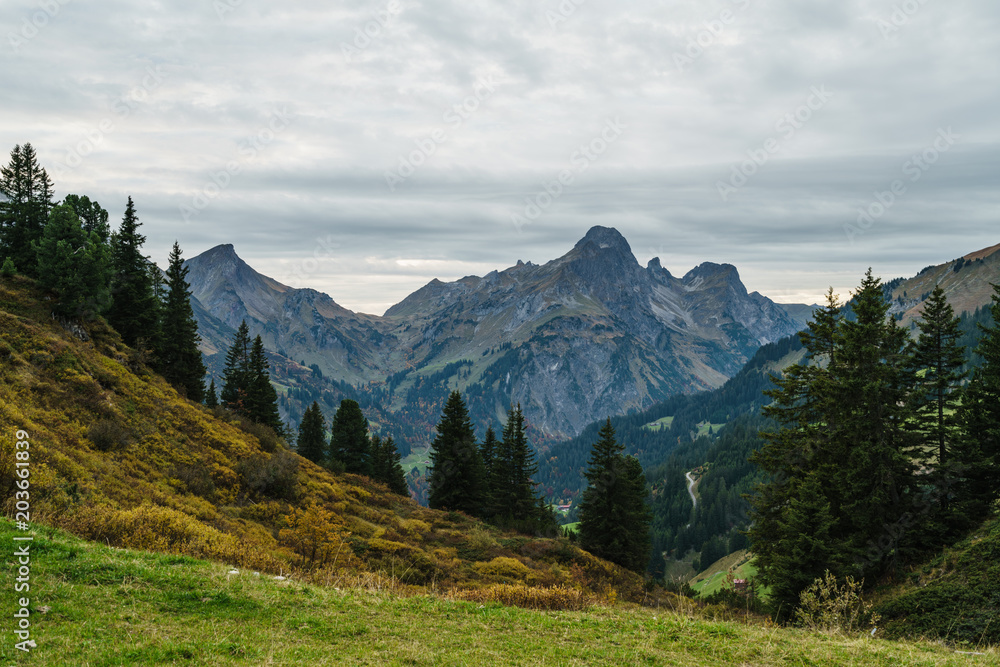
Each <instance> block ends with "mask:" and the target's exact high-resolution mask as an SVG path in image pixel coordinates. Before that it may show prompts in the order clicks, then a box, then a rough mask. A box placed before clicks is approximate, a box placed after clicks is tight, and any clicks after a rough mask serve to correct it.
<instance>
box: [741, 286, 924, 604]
mask: <svg viewBox="0 0 1000 667" xmlns="http://www.w3.org/2000/svg"><path fill="white" fill-rule="evenodd" d="M851 309H852V312H853V316H852V317H850V318H841V316H840V313H839V312H838V311H839V308H838V304H837V301H836V297H834V296H833V293H832V291H831V292H830V293H829V294H828V299H827V306H826V307H825V308H824V309H822V310H820V311H817V313H816V314H815V316H814V320H813V322H811V323H810V325H809V328H808V330H807V331H805V332H803V333H802V334H800V337H801V339H802V343H803V345H804V346H805V348H806V350H807V352H808V357H807V362H808V364H797V365H794V366H792V367H790V368H788V369H786V370H785V372H784V375H783V377H781V378H779V379H776V380H775V384H776V389H774V390H772V391H769V392H767V394H768V395H769V396H770V397H771V398H773V399H774V400H773V402H772V404H771V405H769V406H767V407H766V408H765V409H764V413H765V415H766V416H768V417H770V418H772V419H774V420H775V421H776V422H777V423H778V424H779V427H780V428H779V429H778V430H777V431H774V432H767V433H762V436H763V437H764V439H765V445H764V447H762V448H761V449H760V450H759V451H758V452H756V453H755V454H754V455H753V456H752V457H751V461H753V462H754V463H756V464H757V465H759V466H760V467H761V468H762V469H763V470H764V472H766V473H768V474H769V475H770V480H769V481H768V482H767V483H765V484H764V485H762V486H760V487H759V488H758V489H757V493H756V495H755V496H754V497H753V498H752V500H751V503H752V512H751V519H752V521H753V524H752V526H751V529H750V531H749V536H750V541H751V548H752V550H753V551H754V553H755V554H756V555H757V561H756V562H757V564H758V568H759V569H760V573H761V578H762V579H763V581H764V582H765V583H766V584H768V585H770V586H772V587H773V588H774V589H775V590H778V591H779V592H780V595H781V596H782V597H783V599H784V600H785V601H786V602H793V603H794V602H795V601H797V599H798V592H799V590H796V589H797V587H799V586H800V585H803V584H808V583H809V582H811V581H812V579H813V578H814V576H813V575H816V576H818V574H822V573H823V572H825V571H826V570H827V569H829V570H830V571H831V572H833V573H834V574H835V575H836V576H845V575H847V574H851V575H854V576H858V577H864V576H866V575H869V574H873V573H875V574H877V573H879V572H880V571H882V570H883V569H884V568H885V567H886V566H887V565H888V564H889V563H891V562H892V561H894V560H895V559H896V558H898V557H899V555H900V554H901V552H902V549H904V548H905V547H906V546H907V540H908V539H909V536H908V535H907V534H904V533H905V531H889V530H888V527H891V526H896V525H900V521H901V520H902V519H903V518H904V517H905V516H906V512H907V510H909V509H910V508H911V503H912V500H911V499H912V498H913V495H914V494H913V490H914V486H915V479H914V472H915V470H914V466H913V464H912V462H911V460H910V458H909V456H908V453H909V452H910V451H911V450H912V438H911V437H910V435H909V434H908V433H907V432H906V430H905V427H904V425H905V424H906V423H908V422H909V417H910V414H911V410H910V406H909V404H908V403H907V396H908V393H909V384H908V380H909V378H910V377H911V376H910V375H909V374H908V373H907V372H906V368H907V362H908V356H907V355H906V341H907V334H906V332H905V331H903V330H902V329H901V328H900V327H899V326H897V325H896V322H895V320H894V319H892V318H890V317H888V309H889V303H888V302H887V301H886V300H885V297H884V295H883V289H882V284H881V281H879V280H878V279H877V278H874V277H873V276H872V275H871V270H869V271H868V273H867V274H866V276H865V278H864V280H863V281H862V283H861V286H860V287H859V289H858V290H857V291H856V292H855V294H854V300H853V302H852V303H851ZM803 516H804V517H808V518H807V519H803V518H802V517H803ZM807 521H815V522H817V525H818V526H819V527H820V528H821V532H822V534H823V540H822V549H819V548H818V547H816V545H815V544H813V543H812V542H810V541H809V539H807V537H808V536H804V535H802V534H801V530H802V528H803V526H804V525H805V523H806V522H807ZM797 559H798V560H797ZM824 560H825V562H821V561H824ZM790 611H791V610H790V609H785V613H788V612H790Z"/></svg>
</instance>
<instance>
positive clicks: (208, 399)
mask: <svg viewBox="0 0 1000 667" xmlns="http://www.w3.org/2000/svg"><path fill="white" fill-rule="evenodd" d="M218 405H219V395H218V392H216V390H215V378H212V380H211V382H210V383H209V385H208V393H207V394H206V396H205V407H206V408H215V407H218Z"/></svg>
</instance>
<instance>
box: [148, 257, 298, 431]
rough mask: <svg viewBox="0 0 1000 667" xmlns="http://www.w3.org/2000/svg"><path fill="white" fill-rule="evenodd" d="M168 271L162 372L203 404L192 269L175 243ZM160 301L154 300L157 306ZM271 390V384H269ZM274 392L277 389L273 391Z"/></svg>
mask: <svg viewBox="0 0 1000 667" xmlns="http://www.w3.org/2000/svg"><path fill="white" fill-rule="evenodd" d="M169 261H170V264H169V267H168V268H167V285H168V290H167V298H166V303H165V304H164V305H163V310H162V313H163V318H162V325H161V327H160V331H161V332H162V338H161V344H160V349H159V351H158V354H157V357H158V361H159V364H158V365H159V368H160V372H161V374H162V375H163V377H164V378H166V379H167V381H168V382H169V383H170V384H172V385H174V387H176V388H177V390H178V391H180V392H181V394H182V395H185V396H187V397H188V398H189V399H191V400H192V401H195V402H198V403H200V402H201V401H202V400H203V398H204V396H205V364H204V363H203V362H202V360H201V351H200V350H199V349H198V343H199V342H200V341H201V336H199V335H198V323H197V322H196V321H195V319H194V311H192V310H191V291H190V287H191V286H190V285H189V284H188V282H187V274H188V269H187V267H186V266H184V260H183V259H182V258H181V249H180V246H179V245H178V244H177V242H176V241H174V247H173V249H171V251H170V258H169ZM156 302H157V301H156V299H154V300H153V303H154V304H155V303H156ZM268 386H270V384H268ZM272 391H273V389H272ZM279 424H280V422H279Z"/></svg>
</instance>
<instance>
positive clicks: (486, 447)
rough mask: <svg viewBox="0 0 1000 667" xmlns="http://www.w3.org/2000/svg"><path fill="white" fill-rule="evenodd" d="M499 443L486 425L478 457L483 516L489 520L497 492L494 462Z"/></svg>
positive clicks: (492, 514)
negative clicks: (481, 483)
mask: <svg viewBox="0 0 1000 667" xmlns="http://www.w3.org/2000/svg"><path fill="white" fill-rule="evenodd" d="M499 448H500V443H498V442H497V435H496V433H495V432H494V431H493V427H492V426H487V427H486V435H485V436H484V437H483V442H482V444H480V445H479V457H480V458H481V459H482V461H483V480H484V487H483V507H484V508H485V511H484V514H483V518H484V519H488V520H491V519H492V518H493V516H494V514H495V511H496V503H497V498H496V496H497V494H496V492H495V489H496V483H497V478H496V474H497V473H496V470H495V469H494V465H495V463H496V457H497V455H498V453H499Z"/></svg>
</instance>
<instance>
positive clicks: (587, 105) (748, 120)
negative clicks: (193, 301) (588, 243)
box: [0, 0, 1000, 314]
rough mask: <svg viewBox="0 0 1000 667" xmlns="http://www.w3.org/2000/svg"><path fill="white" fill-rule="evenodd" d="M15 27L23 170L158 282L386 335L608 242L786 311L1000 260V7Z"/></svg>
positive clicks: (35, 9) (406, 15)
mask: <svg viewBox="0 0 1000 667" xmlns="http://www.w3.org/2000/svg"><path fill="white" fill-rule="evenodd" d="M0 21H2V25H0V28H2V36H3V38H2V44H0V53H2V54H3V55H2V60H0V62H2V67H0V88H2V91H3V92H2V95H0V152H2V154H3V155H4V156H6V154H7V152H9V150H10V149H11V148H12V147H13V146H14V145H15V144H18V143H24V142H26V141H30V142H31V143H33V144H34V145H35V147H36V149H37V151H38V153H39V156H40V158H41V162H42V165H43V166H45V167H46V168H47V169H48V171H49V173H50V174H51V175H53V177H54V178H55V181H56V190H57V197H59V198H61V197H62V196H64V195H65V194H67V193H70V192H72V193H78V194H87V195H90V196H91V197H92V198H96V199H97V200H98V201H100V203H101V204H102V205H103V206H104V207H105V208H107V209H108V210H109V211H110V212H111V216H112V220H113V221H115V223H116V224H117V221H119V220H120V219H121V215H122V212H123V211H124V206H125V198H126V197H127V196H128V195H131V196H132V197H133V198H134V200H135V202H136V206H137V209H138V212H139V215H140V219H141V221H142V222H143V228H142V229H143V231H144V232H145V233H146V235H147V236H148V241H147V245H146V250H147V252H149V253H150V254H151V255H152V256H153V258H154V259H155V260H157V262H159V263H160V264H161V265H162V264H164V263H165V259H166V255H167V252H168V250H169V246H170V244H171V243H172V242H173V240H174V239H177V240H178V241H179V242H180V244H181V247H182V248H183V250H184V252H185V256H188V257H192V256H194V255H196V254H198V253H200V252H202V251H204V250H206V249H208V248H210V247H212V246H214V245H217V244H220V243H233V244H234V245H235V246H236V251H237V252H238V253H239V255H240V256H241V257H243V258H244V259H245V260H246V261H247V262H248V263H249V264H250V265H251V266H253V267H254V268H256V269H258V270H259V271H261V272H263V273H265V274H268V275H271V276H272V277H275V278H277V279H279V280H282V281H283V282H286V283H288V284H291V285H293V286H296V287H305V286H309V287H314V288H316V289H320V290H322V291H324V292H327V293H328V294H330V295H331V296H332V297H333V298H334V299H335V300H336V301H337V302H339V303H341V304H342V305H344V306H346V307H349V308H352V309H354V310H359V311H363V312H371V313H377V314H380V313H382V312H383V311H384V310H385V309H386V308H387V307H388V306H390V305H392V304H393V303H395V302H397V301H399V300H400V299H402V298H403V297H404V296H406V295H407V294H409V293H410V292H412V291H413V290H415V289H417V288H418V287H420V286H421V285H423V284H425V283H426V282H428V281H429V280H431V279H432V278H439V279H442V280H452V279H455V278H458V277H461V276H464V275H469V274H476V275H483V274H485V273H488V272H489V271H491V270H493V269H497V268H499V269H502V268H505V267H508V266H511V265H513V264H514V263H516V261H517V260H518V259H522V260H525V261H529V260H530V261H534V262H536V263H541V262H545V261H547V260H549V259H553V258H555V257H557V256H559V255H561V254H563V253H565V252H566V251H567V250H569V248H571V247H572V246H573V244H574V243H575V242H576V241H577V240H578V239H579V238H581V237H582V236H583V235H584V234H585V233H586V231H587V229H589V228H590V227H591V226H593V225H595V224H600V225H606V226H613V227H616V228H617V229H618V230H619V231H621V232H622V234H624V235H625V237H626V238H627V239H628V240H629V242H630V243H631V246H632V249H633V252H634V253H635V255H636V257H637V258H638V259H639V261H640V262H642V263H644V264H645V262H647V261H648V260H649V259H650V258H652V257H654V256H659V257H660V258H661V261H662V264H663V266H664V267H666V268H667V269H669V270H670V271H671V272H672V273H674V274H675V275H681V274H683V273H685V272H686V271H688V270H689V269H691V268H692V267H693V266H695V265H696V264H699V263H701V262H703V261H713V262H729V263H732V264H735V265H736V266H737V267H738V269H739V271H740V274H741V276H742V277H743V280H744V282H745V283H746V284H747V287H748V288H749V289H750V290H759V291H760V292H762V293H763V294H765V295H767V296H770V297H771V298H773V299H775V300H776V301H785V302H815V301H816V300H818V299H819V298H820V295H821V294H822V293H823V292H824V291H825V289H826V287H827V286H828V285H833V286H834V287H835V288H837V289H838V290H839V291H840V292H842V293H844V294H846V292H847V290H849V289H850V288H852V287H853V286H855V285H856V284H857V282H858V281H859V280H860V278H861V276H862V274H863V272H864V270H865V268H866V267H868V266H872V267H873V268H874V269H875V271H876V273H878V274H880V275H882V276H883V277H885V278H892V277H895V276H897V275H901V276H910V275H913V274H914V273H916V272H917V271H919V270H920V269H921V268H923V267H924V266H926V265H928V264H934V263H941V262H944V261H947V260H950V259H954V258H956V257H958V256H960V255H963V254H966V253H968V252H971V251H974V250H977V249H979V248H983V247H986V246H990V245H994V244H996V243H1000V226H998V225H997V222H998V203H1000V188H998V184H1000V114H998V111H1000V38H998V35H1000V3H997V2H996V0H949V1H947V2H946V1H945V0H905V1H903V0H813V1H811V2H802V1H801V0H769V1H766V0H709V1H705V0H698V1H686V0H674V1H669V2H668V1H656V0H635V1H633V2H628V3H609V2H598V0H562V1H561V2H560V1H559V0H527V1H521V0H506V1H503V2H500V1H482V0H479V1H477V0H463V1H457V0H456V1H454V2H452V1H447V0H444V1H439V0H423V1H420V0H377V1H370V0H361V1H354V0H349V1H347V2H334V3H330V2H310V1H296V2H282V3H278V2H265V1H264V0H214V1H213V0H198V1H197V2H195V1H193V0H188V1H176V2H153V1H134V2H120V1H115V0H104V1H102V2H100V3H97V2H85V1H83V0H61V1H60V0H46V1H34V2H32V1H24V0H0ZM5 161H6V159H4V162H5ZM560 178H562V181H563V182H562V183H560ZM894 190H895V192H894ZM879 199H881V200H882V201H881V202H880V201H879ZM859 210H866V211H868V212H869V214H870V217H869V218H867V219H866V218H861V219H859Z"/></svg>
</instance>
